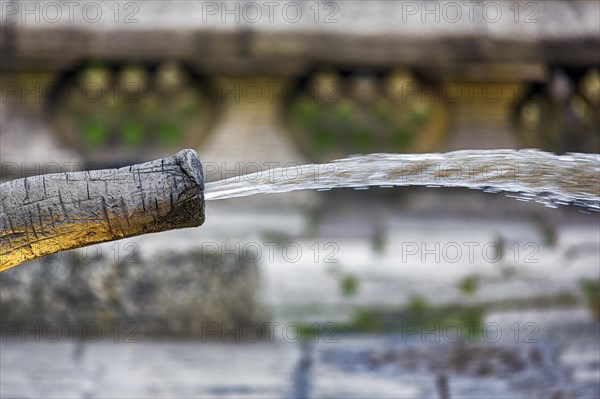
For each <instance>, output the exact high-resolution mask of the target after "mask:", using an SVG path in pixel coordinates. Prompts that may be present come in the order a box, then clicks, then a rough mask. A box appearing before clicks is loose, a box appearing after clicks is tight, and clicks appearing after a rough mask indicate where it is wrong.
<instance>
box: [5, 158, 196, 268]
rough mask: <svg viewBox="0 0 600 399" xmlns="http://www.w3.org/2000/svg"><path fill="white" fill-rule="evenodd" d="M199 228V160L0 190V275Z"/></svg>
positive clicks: (57, 177) (36, 180) (50, 178)
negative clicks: (73, 252)
mask: <svg viewBox="0 0 600 399" xmlns="http://www.w3.org/2000/svg"><path fill="white" fill-rule="evenodd" d="M203 223H204V177H203V173H202V164H201V163H200V160H199V159H198V154H196V152H195V151H193V150H183V151H180V152H179V153H177V154H176V155H174V156H172V157H169V158H163V159H158V160H155V161H151V162H146V163H142V164H138V165H133V166H129V167H125V168H119V169H105V170H96V171H85V172H72V173H57V174H49V175H41V176H35V177H28V178H24V179H18V180H13V181H10V182H7V183H3V184H1V185H0V272H1V271H4V270H6V269H9V268H11V267H14V266H17V265H19V264H21V263H23V262H25V261H28V260H31V259H34V258H37V257H40V256H45V255H50V254H53V253H56V252H59V251H64V250H67V249H72V248H77V247H82V246H86V245H91V244H96V243H100V242H105V241H112V240H118V239H121V238H125V237H131V236H136V235H140V234H146V233H154V232H159V231H165V230H172V229H179V228H184V227H196V226H200V225H202V224H203Z"/></svg>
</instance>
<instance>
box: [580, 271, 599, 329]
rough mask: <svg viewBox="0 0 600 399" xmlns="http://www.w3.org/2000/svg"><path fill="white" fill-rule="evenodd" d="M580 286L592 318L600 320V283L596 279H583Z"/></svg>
mask: <svg viewBox="0 0 600 399" xmlns="http://www.w3.org/2000/svg"><path fill="white" fill-rule="evenodd" d="M579 286H580V288H581V291H582V292H583V295H584V296H585V298H586V300H587V303H588V307H589V309H590V312H591V314H592V316H593V317H594V318H595V319H596V320H600V281H599V280H596V279H583V280H581V281H580V282H579Z"/></svg>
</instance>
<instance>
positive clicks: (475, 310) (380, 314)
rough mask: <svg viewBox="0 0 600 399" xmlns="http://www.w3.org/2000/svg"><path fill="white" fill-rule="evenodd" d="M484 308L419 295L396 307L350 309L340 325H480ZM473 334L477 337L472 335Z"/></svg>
mask: <svg viewBox="0 0 600 399" xmlns="http://www.w3.org/2000/svg"><path fill="white" fill-rule="evenodd" d="M484 316H485V310H484V308H483V307H482V306H476V305H469V306H465V305H457V304H449V305H430V304H428V303H427V301H426V300H425V299H424V298H423V297H420V296H414V297H412V298H411V299H410V300H409V302H408V304H407V305H406V306H405V307H402V308H399V309H381V308H365V309H358V310H357V311H355V312H354V314H353V317H352V320H351V322H350V323H348V324H346V325H343V326H341V330H342V331H347V332H377V333H381V332H402V331H404V329H405V328H406V326H407V325H411V328H416V329H417V330H418V331H420V330H427V331H431V330H436V329H442V328H445V327H446V326H448V325H449V324H450V323H454V324H457V325H461V326H462V325H477V324H479V325H482V324H483V319H484ZM475 338H477V337H475Z"/></svg>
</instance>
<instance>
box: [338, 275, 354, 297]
mask: <svg viewBox="0 0 600 399" xmlns="http://www.w3.org/2000/svg"><path fill="white" fill-rule="evenodd" d="M358 287H359V281H358V278H356V276H354V275H352V274H346V275H345V276H343V277H342V278H341V280H340V292H341V293H342V295H343V296H346V297H350V296H354V295H356V294H357V293H358Z"/></svg>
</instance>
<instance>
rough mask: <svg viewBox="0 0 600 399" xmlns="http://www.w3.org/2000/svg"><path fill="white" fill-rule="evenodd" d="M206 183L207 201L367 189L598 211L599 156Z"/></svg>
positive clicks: (320, 171)
mask: <svg viewBox="0 0 600 399" xmlns="http://www.w3.org/2000/svg"><path fill="white" fill-rule="evenodd" d="M256 169H257V171H256V172H254V173H251V174H247V175H243V176H236V177H231V178H227V179H224V180H220V181H216V182H211V183H207V184H206V187H205V198H206V200H217V199H225V198H234V197H245V196H248V195H256V194H269V193H285V192H290V191H295V190H307V189H312V190H321V191H323V190H330V189H332V188H339V187H352V188H355V189H366V188H368V187H372V186H378V187H394V186H429V187H466V188H470V189H480V190H484V191H486V192H505V193H507V194H508V195H509V196H513V197H515V198H516V199H518V200H523V201H535V202H539V203H542V204H544V205H546V206H549V207H557V206H558V205H561V204H562V205H564V204H576V205H580V206H583V207H585V208H587V209H590V210H595V211H599V210H600V154H581V153H567V154H565V155H556V154H552V153H548V152H543V151H540V150H533V149H527V150H463V151H454V152H447V153H435V154H368V155H359V156H352V157H348V158H344V159H338V160H335V161H331V162H328V163H323V164H308V165H294V164H290V165H286V166H284V167H281V168H273V169H268V170H258V168H256Z"/></svg>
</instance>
